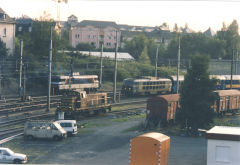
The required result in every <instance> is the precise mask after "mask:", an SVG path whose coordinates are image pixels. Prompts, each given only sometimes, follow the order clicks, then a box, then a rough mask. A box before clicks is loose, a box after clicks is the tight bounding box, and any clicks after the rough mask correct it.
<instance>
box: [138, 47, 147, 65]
mask: <svg viewBox="0 0 240 165" xmlns="http://www.w3.org/2000/svg"><path fill="white" fill-rule="evenodd" d="M138 61H139V62H140V63H142V64H150V58H149V56H148V48H147V46H145V47H144V49H143V51H142V53H141V55H140V56H139V58H138Z"/></svg>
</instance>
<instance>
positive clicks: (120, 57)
mask: <svg viewBox="0 0 240 165" xmlns="http://www.w3.org/2000/svg"><path fill="white" fill-rule="evenodd" d="M80 53H81V54H83V55H89V56H95V57H100V56H101V52H88V51H80ZM102 56H103V58H111V59H114V58H115V52H103V55H102ZM117 60H118V61H125V60H127V61H128V60H134V58H133V57H132V56H131V55H130V54H129V53H125V52H118V53H117Z"/></svg>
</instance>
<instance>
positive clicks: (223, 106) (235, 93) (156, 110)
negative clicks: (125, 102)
mask: <svg viewBox="0 0 240 165" xmlns="http://www.w3.org/2000/svg"><path fill="white" fill-rule="evenodd" d="M214 92H215V93H216V95H217V100H216V101H215V102H214V104H213V106H212V107H213V109H214V112H216V113H217V114H219V115H224V113H226V112H231V113H235V112H236V111H237V110H238V109H240V91H239V90H236V89H232V90H217V91H214ZM179 99H180V96H179V94H171V95H162V96H161V95H159V96H154V97H151V98H149V99H148V101H147V117H146V119H147V121H151V122H153V123H154V124H155V125H157V124H158V123H159V122H164V123H166V122H169V121H174V120H175V117H176V111H177V109H178V107H180V104H179Z"/></svg>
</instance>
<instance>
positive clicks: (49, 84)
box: [47, 25, 52, 112]
mask: <svg viewBox="0 0 240 165" xmlns="http://www.w3.org/2000/svg"><path fill="white" fill-rule="evenodd" d="M51 79H52V25H51V29H50V43H49V55H48V95H47V112H48V111H50V102H51V100H50V99H51V98H50V96H51V81H52V80H51Z"/></svg>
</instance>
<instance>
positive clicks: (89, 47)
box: [76, 43, 95, 51]
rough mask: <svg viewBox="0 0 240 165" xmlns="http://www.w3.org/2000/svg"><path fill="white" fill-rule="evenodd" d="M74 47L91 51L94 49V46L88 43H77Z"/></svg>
mask: <svg viewBox="0 0 240 165" xmlns="http://www.w3.org/2000/svg"><path fill="white" fill-rule="evenodd" d="M76 49H77V50H80V51H93V50H95V46H94V45H91V44H89V43H79V44H78V45H77V46H76Z"/></svg>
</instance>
